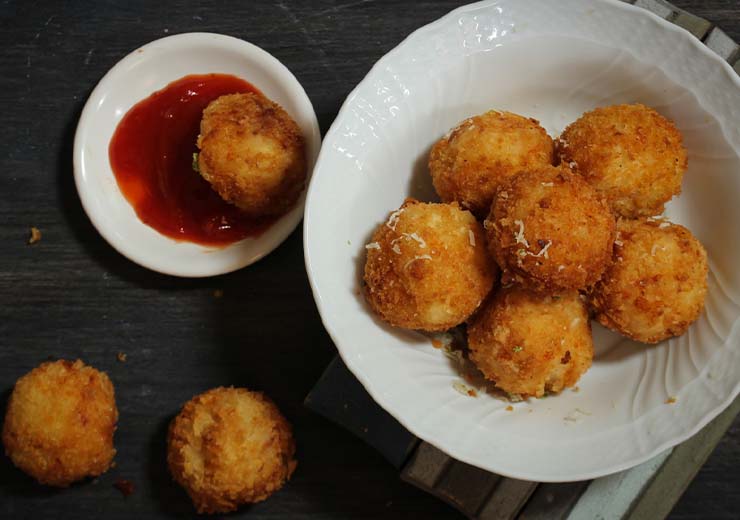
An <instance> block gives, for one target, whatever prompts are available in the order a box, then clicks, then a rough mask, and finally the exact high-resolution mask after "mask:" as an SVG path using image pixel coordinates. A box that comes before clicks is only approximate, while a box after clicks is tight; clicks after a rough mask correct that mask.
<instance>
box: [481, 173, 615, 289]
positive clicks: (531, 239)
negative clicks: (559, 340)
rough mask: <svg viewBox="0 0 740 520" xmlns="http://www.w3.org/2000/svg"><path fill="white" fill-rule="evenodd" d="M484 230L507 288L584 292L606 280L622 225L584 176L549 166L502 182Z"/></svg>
mask: <svg viewBox="0 0 740 520" xmlns="http://www.w3.org/2000/svg"><path fill="white" fill-rule="evenodd" d="M484 226H485V228H486V233H487V235H488V245H489V248H490V250H491V253H492V254H493V257H494V258H495V259H496V261H497V262H498V264H499V266H500V267H501V268H502V270H503V272H504V274H503V278H502V281H503V283H504V284H508V283H511V282H517V283H520V284H522V285H525V286H526V287H528V288H530V289H533V290H539V291H543V292H548V291H550V292H552V291H558V290H568V289H584V288H586V287H588V286H590V285H592V284H594V283H595V282H596V281H597V280H598V279H599V278H600V277H601V274H602V273H603V272H604V269H605V268H606V266H607V264H608V263H609V262H611V254H612V246H613V243H614V234H615V227H616V224H615V220H614V216H613V214H612V212H611V211H610V209H609V206H608V205H607V204H606V202H605V201H604V200H603V199H602V198H601V197H600V196H599V195H598V194H597V193H596V192H595V191H594V189H593V188H592V187H591V186H589V185H588V183H586V182H585V181H584V180H583V179H582V178H581V177H579V176H578V175H575V174H574V173H572V172H570V170H568V169H566V168H556V167H553V166H548V167H545V168H541V169H539V170H530V171H527V172H522V173H519V174H517V175H515V176H514V177H512V178H510V179H509V180H508V181H506V182H505V183H504V184H502V185H501V186H500V187H499V189H498V192H497V196H496V200H495V201H494V203H493V205H492V206H491V213H490V215H489V216H488V219H487V220H486V221H485V222H484Z"/></svg>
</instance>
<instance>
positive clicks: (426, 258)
mask: <svg viewBox="0 0 740 520" xmlns="http://www.w3.org/2000/svg"><path fill="white" fill-rule="evenodd" d="M431 259H432V257H431V256H429V255H416V256H415V257H414V258H412V259H411V260H409V261H408V262H406V264H405V265H404V266H403V268H404V269H406V268H407V267H408V266H409V265H410V264H412V263H414V262H416V261H417V260H431Z"/></svg>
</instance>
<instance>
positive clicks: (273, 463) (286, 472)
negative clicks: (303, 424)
mask: <svg viewBox="0 0 740 520" xmlns="http://www.w3.org/2000/svg"><path fill="white" fill-rule="evenodd" d="M294 454H295V444H294V442H293V433H292V430H291V427H290V424H288V421H287V420H286V419H285V418H284V417H283V416H282V414H281V413H280V410H278V408H277V406H275V404H274V403H273V402H272V401H271V400H270V399H269V398H268V397H267V396H265V395H263V394H261V393H259V392H250V391H249V390H247V389H245V388H224V387H220V388H214V389H212V390H209V391H207V392H205V393H202V394H200V395H197V396H195V397H193V398H192V399H191V400H190V401H188V402H187V403H186V404H185V406H183V407H182V410H181V411H180V413H179V414H178V415H177V417H175V418H174V419H173V420H172V422H171V423H170V427H169V433H168V437H167V462H168V464H169V467H170V472H171V473H172V476H173V478H174V479H175V481H176V482H177V483H178V484H180V485H181V486H182V487H183V488H185V490H186V491H187V492H188V495H190V498H191V499H192V501H193V505H195V508H196V509H197V511H198V513H226V512H229V511H234V510H235V509H236V508H237V507H239V506H240V505H242V504H249V503H254V502H260V501H262V500H265V499H266V498H268V497H269V496H270V495H271V494H272V493H274V492H275V491H277V490H278V489H280V488H281V487H282V486H283V484H285V482H286V481H287V480H288V479H289V478H290V476H291V475H292V474H293V470H295V467H296V461H295V459H294V458H293V456H294Z"/></svg>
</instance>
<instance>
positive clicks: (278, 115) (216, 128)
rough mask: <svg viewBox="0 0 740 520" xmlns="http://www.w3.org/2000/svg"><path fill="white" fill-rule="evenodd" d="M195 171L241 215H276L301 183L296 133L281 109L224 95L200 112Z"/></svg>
mask: <svg viewBox="0 0 740 520" xmlns="http://www.w3.org/2000/svg"><path fill="white" fill-rule="evenodd" d="M198 148H199V149H200V153H199V154H198V170H199V171H200V174H201V175H202V176H203V178H205V179H206V180H207V181H208V182H210V183H211V185H212V186H213V188H214V189H215V190H216V191H217V192H218V194H219V195H221V197H222V198H223V199H224V200H226V201H227V202H231V203H232V204H235V205H236V206H238V207H239V208H240V209H241V210H242V211H244V212H245V213H247V214H249V215H252V216H255V217H259V216H265V215H280V214H283V213H285V212H286V211H288V210H289V209H290V208H291V207H292V206H293V205H294V204H295V202H296V201H297V200H298V197H299V196H300V194H301V192H302V191H303V187H304V183H305V179H306V156H305V145H304V139H303V135H302V134H301V130H300V128H299V127H298V125H297V124H296V122H295V121H293V119H292V118H291V117H290V115H288V113H287V112H286V111H285V110H283V108H282V107H280V105H278V104H277V103H274V102H272V101H270V100H269V99H267V98H266V97H265V96H263V95H261V94H256V93H247V94H229V95H226V96H221V97H219V98H218V99H216V100H214V101H212V102H211V103H210V104H209V105H208V106H207V107H206V109H205V110H204V111H203V119H202V120H201V124H200V136H198Z"/></svg>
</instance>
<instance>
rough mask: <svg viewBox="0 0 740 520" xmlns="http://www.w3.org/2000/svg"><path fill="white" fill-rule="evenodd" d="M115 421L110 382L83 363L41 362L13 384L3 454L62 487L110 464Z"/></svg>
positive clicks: (18, 465)
mask: <svg viewBox="0 0 740 520" xmlns="http://www.w3.org/2000/svg"><path fill="white" fill-rule="evenodd" d="M117 420H118V410H117V408H116V401H115V395H114V390H113V384H112V383H111V381H110V379H109V378H108V376H107V375H106V374H105V373H104V372H100V371H98V370H96V369H94V368H92V367H90V366H87V365H85V364H84V363H83V362H82V361H80V360H77V361H75V362H71V361H64V360H60V361H55V362H47V363H42V364H41V365H39V366H38V367H37V368H34V369H33V370H31V372H29V373H28V374H26V375H24V376H23V377H21V378H20V379H18V381H17V382H16V384H15V388H14V389H13V393H12V394H11V396H10V400H9V402H8V409H7V412H6V414H5V423H4V425H3V444H4V445H5V453H6V454H7V455H8V457H10V459H11V460H12V461H13V464H15V465H16V466H17V467H19V468H20V469H22V470H23V471H25V472H26V473H28V474H29V475H31V476H32V477H34V478H35V479H36V480H38V481H39V482H41V483H42V484H47V485H50V486H58V487H66V486H68V485H70V484H71V483H72V482H75V481H77V480H81V479H83V478H85V477H89V476H97V475H100V474H102V473H104V472H105V471H107V470H108V468H109V467H110V465H111V462H112V461H113V457H114V456H115V454H116V450H115V449H114V447H113V433H114V431H115V429H116V421H117Z"/></svg>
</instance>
